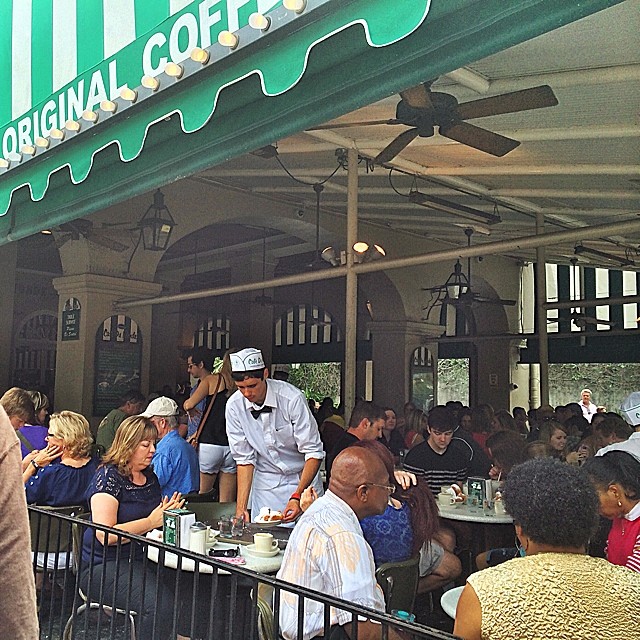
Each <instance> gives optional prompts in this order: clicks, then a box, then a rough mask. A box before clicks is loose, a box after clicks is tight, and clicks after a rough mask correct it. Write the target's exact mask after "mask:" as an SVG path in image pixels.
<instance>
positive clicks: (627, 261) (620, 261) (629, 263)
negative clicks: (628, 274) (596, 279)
mask: <svg viewBox="0 0 640 640" xmlns="http://www.w3.org/2000/svg"><path fill="white" fill-rule="evenodd" d="M573 253H574V254H575V255H577V256H580V255H582V254H583V253H586V254H587V255H592V256H596V257H598V258H602V259H603V260H607V261H608V262H613V263H614V264H616V265H620V266H621V267H635V265H636V263H635V261H634V260H632V259H631V258H629V257H628V256H625V257H624V258H623V257H621V256H616V255H614V254H613V253H607V252H606V251H600V250H599V249H592V248H591V247H585V246H584V245H581V244H578V245H576V246H575V248H574V250H573Z"/></svg>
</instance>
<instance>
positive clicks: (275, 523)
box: [251, 520, 282, 529]
mask: <svg viewBox="0 0 640 640" xmlns="http://www.w3.org/2000/svg"><path fill="white" fill-rule="evenodd" d="M251 524H257V525H258V526H259V527H260V528H262V529H271V528H273V527H279V526H280V525H281V524H282V520H271V521H269V522H263V521H262V520H254V521H253V522H252V523H251Z"/></svg>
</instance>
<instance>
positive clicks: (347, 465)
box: [329, 447, 391, 520]
mask: <svg viewBox="0 0 640 640" xmlns="http://www.w3.org/2000/svg"><path fill="white" fill-rule="evenodd" d="M390 482H391V479H390V478H389V475H388V473H387V469H386V467H385V466H384V463H383V462H382V460H381V459H380V458H379V457H378V456H377V455H376V454H375V453H373V452H372V451H369V450H367V449H363V448H360V447H347V448H346V449H345V450H344V451H342V452H341V453H340V454H339V455H338V456H337V457H336V459H335V460H334V461H333V465H332V467H331V480H330V482H329V490H330V491H331V492H332V493H335V494H336V495H337V496H338V497H339V498H342V499H343V500H344V501H345V502H346V503H347V504H348V505H349V506H350V507H351V508H352V509H353V511H354V512H355V514H356V516H357V518H358V519H359V520H361V519H362V518H366V517H367V516H371V515H379V514H381V513H382V512H383V511H384V510H385V509H386V507H387V503H388V500H389V492H388V491H387V489H386V488H385V487H386V486H387V485H389V484H390Z"/></svg>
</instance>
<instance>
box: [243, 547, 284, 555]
mask: <svg viewBox="0 0 640 640" xmlns="http://www.w3.org/2000/svg"><path fill="white" fill-rule="evenodd" d="M245 549H246V550H247V551H248V552H249V554H250V555H252V556H257V557H258V558H273V557H274V556H277V555H278V554H279V553H280V549H278V548H277V547H276V548H275V549H272V550H271V551H258V550H257V549H256V545H255V544H248V545H247V546H246V547H245Z"/></svg>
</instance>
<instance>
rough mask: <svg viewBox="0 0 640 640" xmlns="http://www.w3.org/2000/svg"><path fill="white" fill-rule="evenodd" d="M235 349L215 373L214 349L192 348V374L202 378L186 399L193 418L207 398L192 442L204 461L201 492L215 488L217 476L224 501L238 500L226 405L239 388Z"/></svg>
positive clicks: (201, 472)
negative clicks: (232, 356)
mask: <svg viewBox="0 0 640 640" xmlns="http://www.w3.org/2000/svg"><path fill="white" fill-rule="evenodd" d="M230 353H231V351H227V353H225V355H224V358H223V360H222V367H221V369H220V371H219V372H218V373H211V371H210V363H209V360H210V359H211V352H210V351H209V350H208V349H204V348H202V347H196V348H194V349H192V350H191V351H190V352H189V354H188V356H187V367H188V370H189V374H190V375H192V376H195V377H196V378H198V379H199V381H200V382H199V383H198V386H197V388H196V390H195V391H194V392H193V394H192V395H191V396H190V397H189V398H187V399H186V400H185V401H184V404H183V408H184V410H185V411H186V412H187V413H188V414H189V416H190V417H193V414H194V413H199V412H198V410H197V406H198V403H199V402H201V401H202V400H204V399H206V401H207V402H206V405H205V409H204V411H203V413H202V416H201V418H200V424H199V425H198V430H197V431H196V432H195V433H194V434H193V435H192V436H191V438H190V439H189V442H190V443H191V444H192V445H193V446H194V447H195V448H196V449H197V450H198V461H199V463H200V493H208V492H209V491H211V490H212V489H213V485H214V484H215V481H216V477H217V476H218V475H219V476H220V478H219V481H218V497H219V500H220V502H234V501H235V499H236V486H237V483H236V478H237V474H236V463H235V460H234V459H233V457H232V455H231V449H230V448H229V438H228V437H227V422H226V419H225V407H226V405H227V400H228V399H229V397H230V396H231V394H232V393H233V392H234V391H235V390H236V383H235V382H234V380H233V378H232V377H231V360H230V357H229V355H230Z"/></svg>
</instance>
